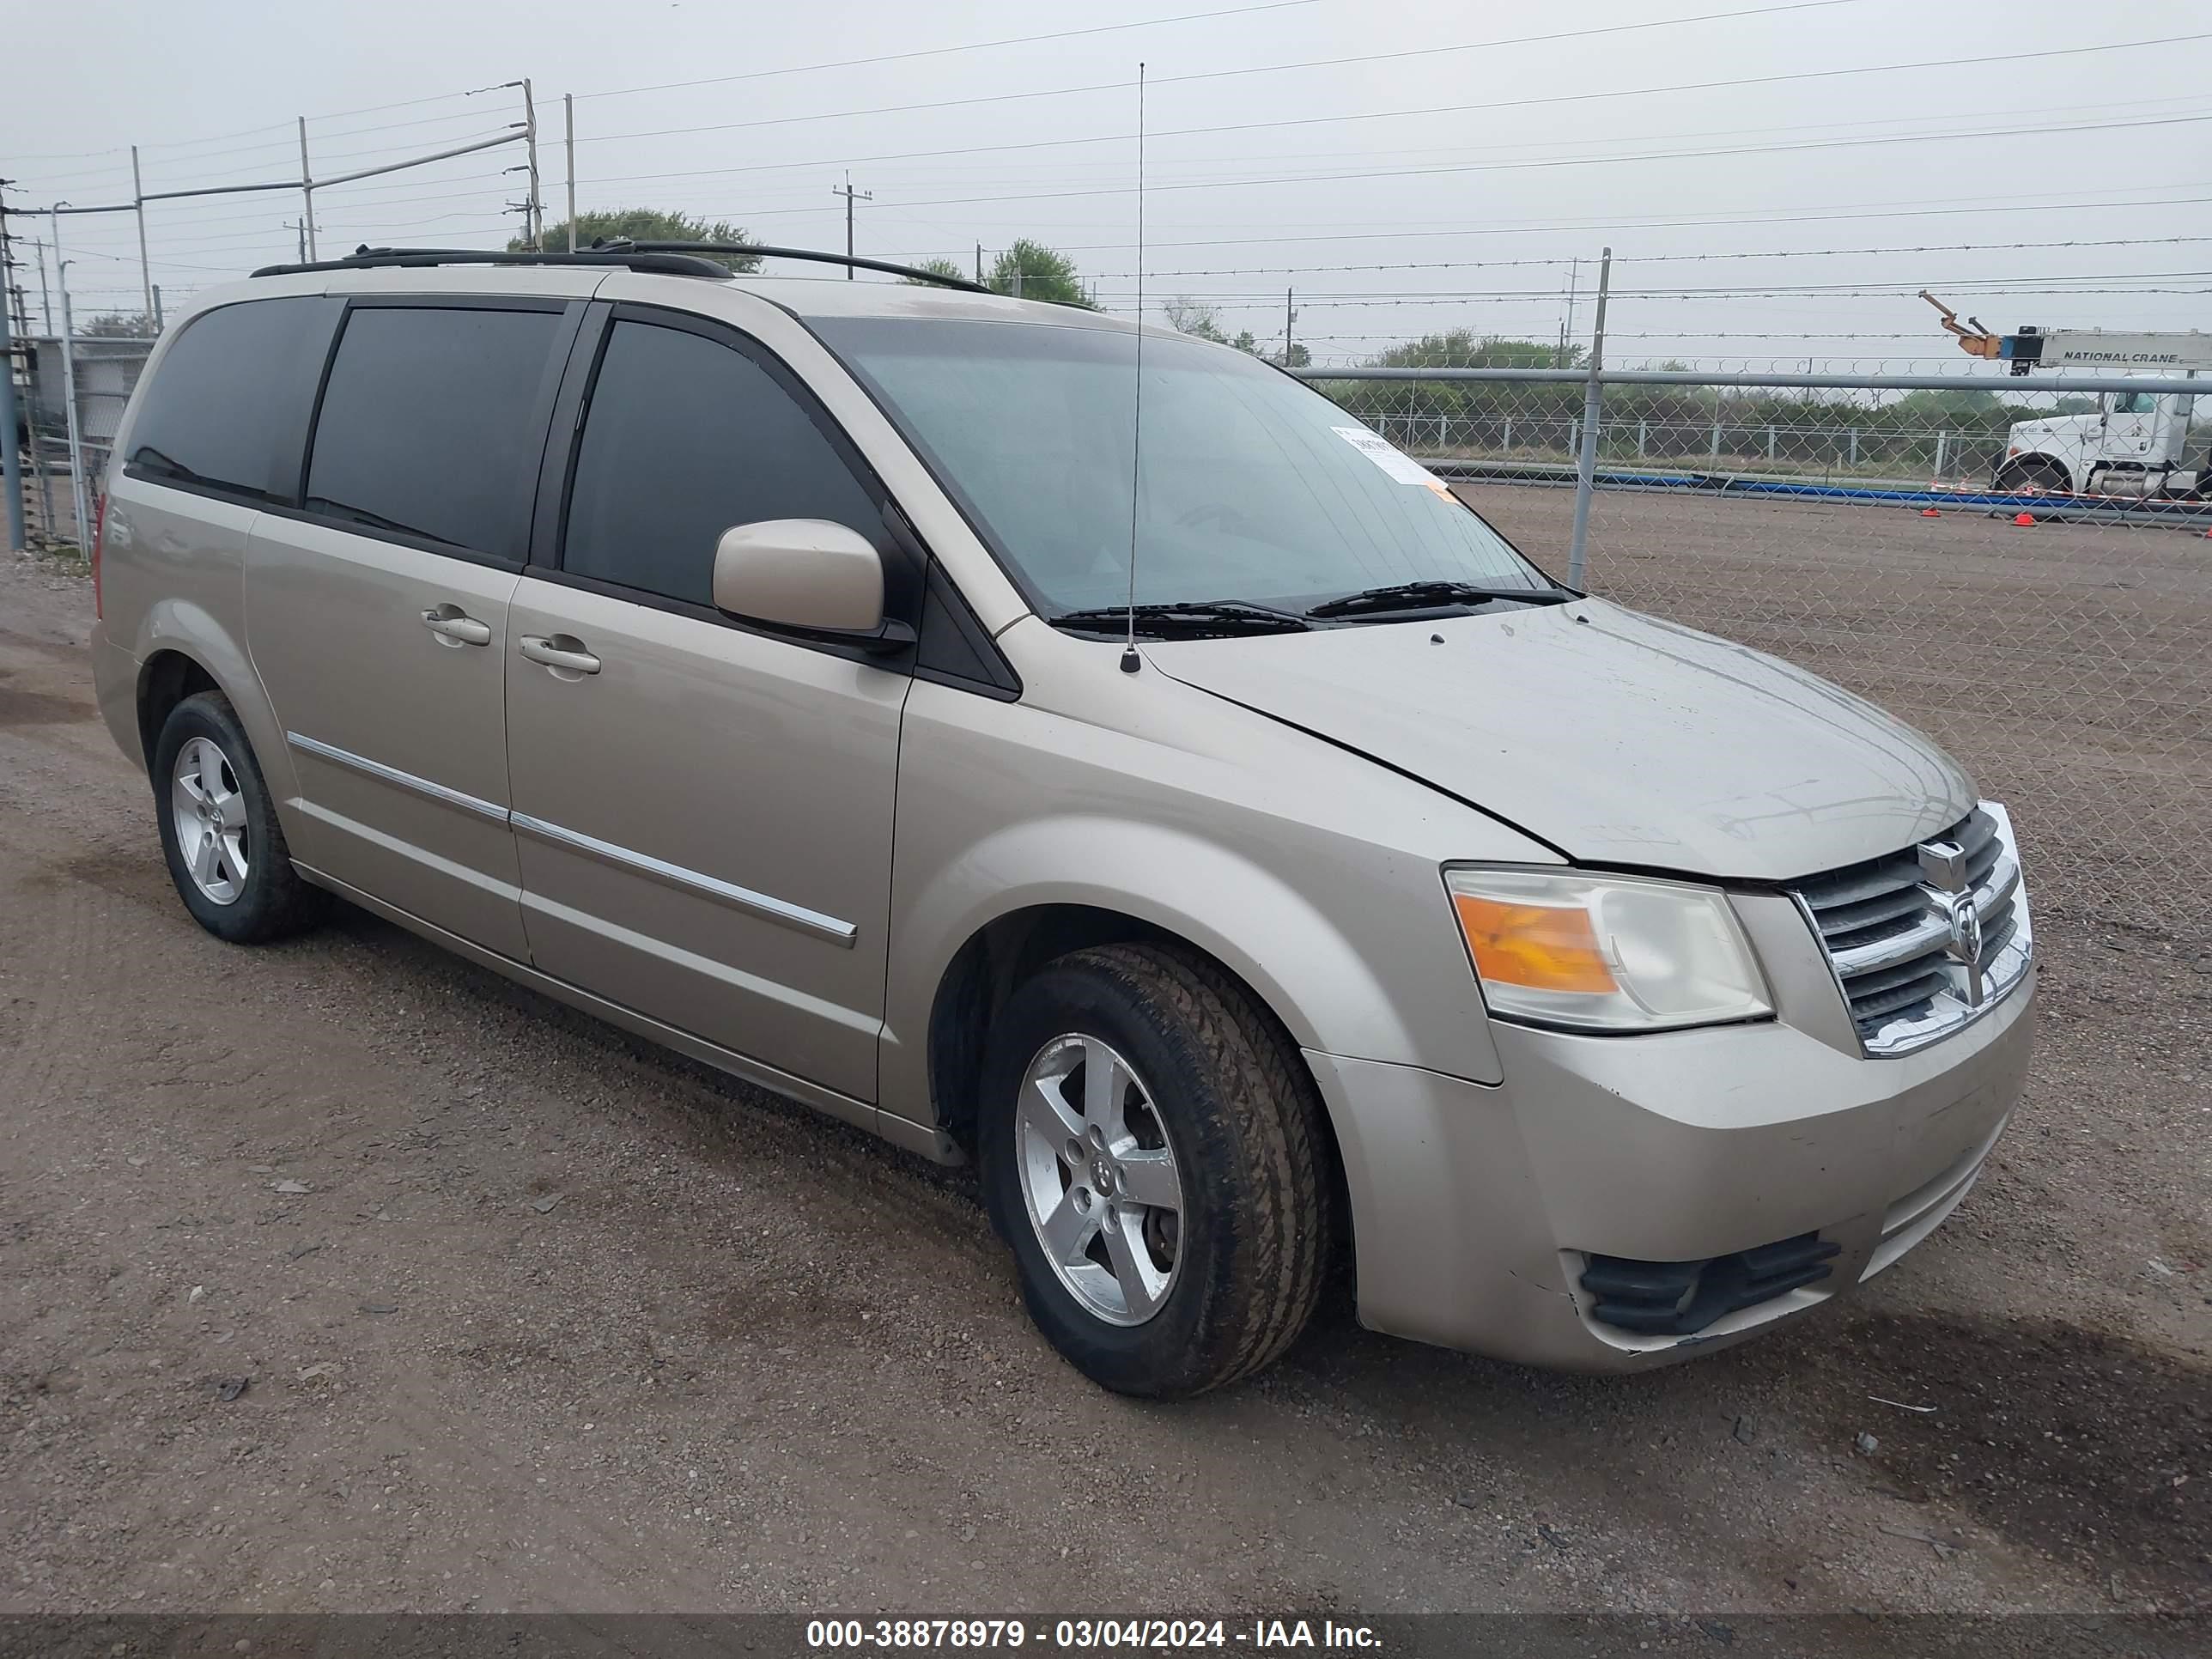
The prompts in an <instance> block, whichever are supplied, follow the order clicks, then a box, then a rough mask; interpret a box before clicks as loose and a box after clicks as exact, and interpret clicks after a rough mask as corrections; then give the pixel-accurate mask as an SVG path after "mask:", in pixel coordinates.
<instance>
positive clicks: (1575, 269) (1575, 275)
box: [1559, 255, 1583, 368]
mask: <svg viewBox="0 0 2212 1659" xmlns="http://www.w3.org/2000/svg"><path fill="white" fill-rule="evenodd" d="M1582 274H1583V262H1582V258H1581V256H1580V255H1577V256H1576V258H1575V259H1574V261H1573V262H1572V263H1571V264H1569V266H1568V267H1567V314H1566V315H1565V317H1563V318H1562V319H1560V320H1559V367H1560V368H1565V367H1566V366H1567V348H1568V347H1569V346H1571V345H1572V344H1573V343H1574V341H1575V289H1577V287H1578V286H1580V284H1581V282H1582Z"/></svg>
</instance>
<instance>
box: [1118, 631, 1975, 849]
mask: <svg viewBox="0 0 2212 1659" xmlns="http://www.w3.org/2000/svg"><path fill="white" fill-rule="evenodd" d="M1145 653H1146V657H1147V658H1148V659H1150V660H1151V661H1152V662H1153V663H1154V664H1155V665H1158V667H1159V668H1160V669H1162V670H1163V671H1165V672H1166V673H1167V674H1169V675H1170V676H1171V677H1173V678H1176V679H1178V680H1181V681H1182V682H1184V683H1185V684H1189V685H1192V686H1195V687H1198V688H1199V689H1200V690H1206V691H1209V692H1212V694H1214V695H1215V696H1220V697H1225V698H1228V699H1229V700H1231V702H1238V703H1242V704H1243V705H1244V706H1245V707H1247V708H1252V709H1255V710H1256V711H1258V712H1259V713H1261V714H1267V715H1270V716H1272V717H1273V718H1274V719H1277V720H1283V721H1285V722H1287V723H1289V724H1291V725H1292V726H1300V727H1303V728H1304V729H1305V730H1307V731H1310V732H1314V733H1316V735H1318V736H1321V737H1322V738H1328V739H1329V740H1330V741H1331V742H1334V743H1337V744H1343V745H1344V746H1346V748H1350V749H1353V750H1358V751H1359V752H1360V753H1362V754H1364V755H1367V756H1369V757H1372V758H1373V759H1375V760H1377V761H1380V762H1382V763H1383V764H1385V765H1387V766H1389V767H1391V768H1393V769H1396V770H1398V771H1401V772H1405V773H1408V774H1410V775H1413V776H1414V777H1418V778H1420V779H1423V780H1425V781H1427V782H1429V783H1431V784H1432V785H1434V786H1435V787H1437V788H1439V789H1442V790H1443V791H1445V792H1446V793H1449V794H1452V795H1455V796H1457V797H1459V798H1460V799H1462V800H1466V801H1468V802H1471V803H1472V804H1474V805H1476V806H1479V807H1480V808H1482V809H1483V810H1484V811H1487V812H1489V813H1491V814H1492V815H1493V816H1494V817H1499V818H1502V819H1504V820H1505V821H1506V822H1508V823H1512V824H1514V825H1516V826H1517V827H1518V828H1520V829H1523V830H1526V831H1527V832H1528V833H1529V834H1531V835H1533V836H1536V837H1538V838H1539V839H1541V840H1543V841H1546V842H1550V843H1551V844H1552V845H1553V847H1555V848H1559V850H1560V851H1561V852H1562V853H1564V854H1566V855H1567V856H1568V857H1569V858H1571V859H1572V860H1576V861H1577V862H1579V863H1586V864H1592V865H1600V866H1629V867H1641V868H1647V869H1660V870H1677V871H1682V872H1687V873H1692V874H1696V875H1705V876H1714V877H1723V878H1741V879H1745V880H1760V881H1787V880H1790V879H1793V878H1796V877H1800V876H1806V875H1811V874H1814V873H1816V872H1820V871H1823V870H1832V869H1835V868H1837V867H1838V866H1842V865H1846V864H1852V863H1856V862H1857V861H1858V860H1861V859H1867V858H1873V857H1875V856H1877V855H1879V854H1884V853H1891V852H1894V851H1896V850H1897V849H1898V848H1901V847H1907V846H1910V845H1911V844H1912V843H1913V842H1916V841H1919V840H1922V839H1924V838H1925V837H1927V836H1929V835H1932V834H1934V833H1936V831H1938V830H1941V829H1945V828H1947V827H1948V826H1949V825H1950V824H1953V823H1956V822H1957V821H1958V820H1959V819H1960V818H1961V817H1965V816H1966V813H1967V811H1969V810H1971V808H1972V805H1973V804H1974V789H1973V785H1972V781H1970V780H1969V779H1968V778H1967V776H1966V774H1965V773H1964V772H1963V771H1961V770H1960V768H1959V767H1958V765H1957V764H1956V763H1954V762H1953V761H1952V760H1951V759H1950V758H1949V757H1948V756H1946V755H1945V754H1943V753H1942V750H1938V749H1937V748H1936V746H1935V744H1932V743H1930V742H1929V740H1928V739H1927V738H1923V737H1922V736H1921V735H1920V734H1919V733H1918V732H1915V731H1913V730H1912V729H1911V727H1909V726H1905V725H1904V724H1902V723H1901V722H1899V721H1898V720H1892V719H1891V718H1890V717H1889V716H1888V715H1887V714H1883V713H1882V712H1881V710H1880V709H1879V708H1875V706H1874V705H1873V704H1871V703H1869V702H1866V701H1865V700H1863V698H1860V697H1857V696H1852V695H1851V694H1850V692H1848V691H1845V690H1842V689H1841V688H1840V687H1838V686H1834V685H1831V684H1828V682H1827V681H1826V680H1823V679H1820V678H1818V677H1817V676H1815V675H1813V674H1808V673H1807V672H1805V671H1803V670H1802V669H1799V668H1794V667H1792V666H1791V665H1790V664H1788V663H1786V662H1783V661H1781V660H1780V659H1777V658H1774V657H1770V656H1768V655H1766V654H1765V653H1763V652H1759V651H1754V650H1752V649H1751V648H1750V647H1747V646H1741V645H1736V644H1733V643H1731V642H1729V641H1726V640H1722V639H1716V638H1715V637H1714V636H1713V635H1710V634H1700V633H1698V632H1696V631H1695V630H1694V629H1687V628H1681V627H1677V626H1676V625H1675V624H1674V623H1668V622H1662V621H1660V620H1659V619H1657V618H1656V617H1646V616H1643V615H1641V614H1639V613H1638V612H1636V611H1625V610H1623V609H1621V608H1620V606H1618V605H1609V604H1607V603H1605V602H1604V601H1602V600H1597V599H1582V600H1577V601H1576V602H1575V603H1573V604H1571V605H1547V606H1538V607H1523V608H1521V609H1516V610H1512V611H1488V612H1484V613H1481V614H1479V615H1475V616H1470V617H1452V618H1449V620H1445V621H1441V622H1419V623H1375V624H1370V625H1367V626H1364V627H1357V628H1340V629H1316V631H1315V632H1313V633H1310V634H1277V635H1259V636H1255V637H1249V638H1243V639H1225V640H1181V641H1152V642H1151V643H1150V644H1148V645H1147V646H1146V648H1145Z"/></svg>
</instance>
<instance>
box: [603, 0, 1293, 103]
mask: <svg viewBox="0 0 2212 1659" xmlns="http://www.w3.org/2000/svg"><path fill="white" fill-rule="evenodd" d="M1318 3H1320V0H1268V3H1266V4H1263V5H1254V6H1232V7H1230V8H1229V9H1226V10H1223V11H1193V12H1184V13H1182V14H1180V15H1176V16H1173V17H1148V18H1146V19H1143V20H1142V21H1138V22H1134V23H1098V24H1094V25H1093V26H1091V27H1089V28H1080V29H1060V30H1056V31H1054V33H1050V34H1020V35H1012V36H1009V37H1008V38H1006V39H1005V40H976V41H971V42H969V44H968V45H966V46H925V47H921V48H920V49H918V50H916V51H913V52H884V53H882V54H880V55H879V56H877V57H874V58H843V59H841V60H839V61H838V62H836V63H829V64H793V66H791V67H790V68H788V69H772V70H747V71H746V72H745V73H744V74H742V75H710V76H706V77H705V78H704V79H702V80H697V81H663V82H659V84H658V85H655V86H650V87H617V88H612V89H611V90H609V91H605V92H580V93H578V94H576V96H577V97H578V98H579V99H585V98H628V97H631V96H633V95H635V94H638V93H642V92H679V91H682V90H684V88H689V87H720V86H728V85H730V84H731V83H732V82H738V81H762V80H766V79H768V78H769V77H770V76H780V75H812V74H815V73H816V72H817V71H819V70H839V69H860V68H862V67H864V66H866V65H867V64H901V63H907V62H910V61H911V60H913V59H915V58H945V57H949V56H951V55H952V54H954V53H956V52H990V51H994V50H996V49H997V48H999V47H1001V46H1036V45H1038V44H1040V43H1042V42H1044V41H1048V40H1076V39H1079V37H1081V36H1084V35H1089V34H1118V33H1124V32H1126V31H1127V30H1130V29H1149V28H1160V27H1165V26H1166V25H1168V24H1170V23H1197V22H1203V21H1206V19H1208V18H1213V17H1243V16H1248V15H1250V14H1251V13H1253V12H1256V11H1289V10H1291V9H1293V8H1294V7H1299V6H1310V5H1316V4H1318Z"/></svg>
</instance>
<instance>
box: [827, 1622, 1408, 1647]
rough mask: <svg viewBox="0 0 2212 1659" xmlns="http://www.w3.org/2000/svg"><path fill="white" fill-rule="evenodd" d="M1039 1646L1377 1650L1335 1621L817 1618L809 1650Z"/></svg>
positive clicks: (1369, 1633) (1367, 1633)
mask: <svg viewBox="0 0 2212 1659" xmlns="http://www.w3.org/2000/svg"><path fill="white" fill-rule="evenodd" d="M1032 1642H1035V1643H1036V1644H1038V1645H1039V1646H1041V1647H1051V1648H1054V1649H1056V1650H1061V1651H1065V1652H1073V1653H1105V1652H1113V1651H1115V1650H1131V1649H1138V1650H1141V1649H1152V1650H1158V1649H1173V1648H1231V1647H1241V1648H1244V1649H1247V1650H1253V1651H1259V1652H1265V1651H1268V1650H1295V1649H1300V1648H1312V1649H1322V1648H1333V1649H1340V1650H1368V1651H1372V1650H1376V1649H1378V1648H1379V1647H1380V1646H1381V1645H1382V1644H1381V1640H1380V1638H1378V1636H1377V1635H1376V1632H1375V1631H1374V1630H1373V1629H1372V1627H1370V1626H1365V1625H1353V1624H1338V1623H1337V1622H1336V1621H1335V1620H1326V1619H1325V1620H1318V1621H1316V1620H1306V1619H1255V1620H1250V1621H1249V1622H1247V1623H1240V1624H1232V1623H1231V1622H1230V1621H1229V1620H1223V1619H1060V1620H1054V1621H1053V1622H1052V1623H1051V1624H1050V1625H1047V1624H1045V1623H1043V1622H1042V1620H1040V1621H1037V1622H1036V1624H1035V1625H1034V1626H1033V1625H1032V1624H1031V1622H1030V1620H1022V1619H875V1620H860V1619H814V1620H808V1621H807V1626H806V1645H807V1646H808V1647H809V1648H810V1649H814V1650H822V1651H838V1650H842V1651H845V1652H855V1651H857V1652H861V1653H869V1652H877V1651H893V1650H908V1651H911V1650H915V1649H919V1648H971V1649H972V1648H1020V1647H1026V1646H1028V1645H1029V1644H1030V1643H1032Z"/></svg>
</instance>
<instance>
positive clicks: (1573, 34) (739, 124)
mask: <svg viewBox="0 0 2212 1659" xmlns="http://www.w3.org/2000/svg"><path fill="white" fill-rule="evenodd" d="M1863 3H1865V0H1788V3H1785V4H1781V5H1768V6H1753V7H1752V8H1750V9H1748V10H1743V11H1713V12H1702V13H1699V15H1696V16H1693V17H1668V18H1656V19H1651V20H1649V21H1643V22H1637V23H1613V24H1607V25H1606V26H1605V27H1600V28H1587V29H1566V30H1563V31H1561V32H1559V33H1553V34H1523V35H1516V36H1515V37H1513V38H1511V39H1510V40H1472V41H1466V42H1462V43H1461V44H1459V45H1456V46H1410V47H1407V48H1406V49H1405V50H1403V51H1400V52H1368V53H1364V54H1362V55H1359V56H1356V57H1346V58H1308V59H1305V60H1304V61H1303V62H1300V63H1295V64H1249V65H1247V66H1245V67H1244V68H1242V69H1226V70H1199V71H1196V72H1194V73H1193V74H1189V75H1164V76H1159V77H1158V82H1157V84H1158V85H1160V86H1178V85H1184V84H1188V83H1189V82H1194V81H1226V80H1232V79H1236V78H1238V77H1240V76H1250V75H1280V74H1285V73H1287V72H1289V71H1291V70H1308V69H1337V68H1341V67H1343V66H1345V65H1347V64H1381V63H1389V62H1392V61H1395V60H1397V59H1400V58H1433V57H1437V56H1441V55H1443V54H1444V53H1448V52H1487V51H1490V50H1491V49H1492V48H1493V47H1498V46H1537V45H1548V44H1552V43H1555V42H1558V41H1561V40H1586V39H1589V37H1591V36H1594V35H1601V34H1631V33H1638V32H1641V31H1645V30H1650V29H1660V28H1674V27H1680V26H1681V25H1684V24H1688V23H1711V22H1717V21H1728V20H1730V19H1735V18H1741V17H1764V16H1767V15H1771V14H1773V13H1776V12H1791V11H1816V10H1821V9H1826V8H1828V7H1831V6H1855V5H1861V4H1863ZM760 72H761V73H763V74H776V73H781V72H782V71H778V70H762V71H760ZM737 78H740V79H742V78H746V77H742V76H741V77H737ZM1135 84H1136V83H1135V82H1132V81H1100V82H1094V83H1093V84H1091V85H1089V86H1081V87H1051V88H1040V89H1038V90H1036V91H1031V92H1001V93H990V94H981V95H979V96H976V97H972V98H946V99H940V100H936V101H934V102H932V103H926V104H886V105H879V106H876V107H874V108H872V109H847V110H825V111H821V112H817V113H815V114H812V115H779V116H769V117H764V118H761V119H758V120H752V121H726V122H720V123H716V124H714V125H707V126H693V127H662V128H658V129H655V130H653V131H645V132H625V133H607V134H601V135H599V136H597V137H592V138H589V139H586V138H579V139H577V141H576V142H577V143H609V142H611V141H612V140H613V139H616V138H671V137H689V136H691V135H693V134H696V133H702V132H735V131H741V130H743V129H746V128H751V127H776V126H789V125H793V124H795V123H798V122H802V121H842V120H849V119H852V118H855V117H858V116H862V115H905V114H911V113H913V112H915V111H919V110H931V109H961V108H965V107H968V106H972V105H975V104H1010V103H1019V102H1022V101H1024V100H1032V99H1037V98H1067V97H1073V96H1074V95H1076V94H1080V93H1087V92H1126V91H1127V90H1128V89H1129V88H1131V87H1132V86H1133V85H1135ZM577 95H578V96H579V97H584V96H589V95H592V94H582V93H580V94H577Z"/></svg>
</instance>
